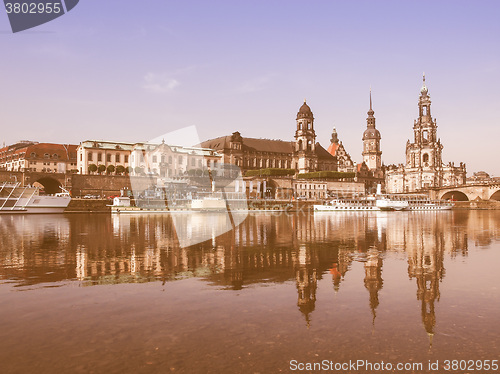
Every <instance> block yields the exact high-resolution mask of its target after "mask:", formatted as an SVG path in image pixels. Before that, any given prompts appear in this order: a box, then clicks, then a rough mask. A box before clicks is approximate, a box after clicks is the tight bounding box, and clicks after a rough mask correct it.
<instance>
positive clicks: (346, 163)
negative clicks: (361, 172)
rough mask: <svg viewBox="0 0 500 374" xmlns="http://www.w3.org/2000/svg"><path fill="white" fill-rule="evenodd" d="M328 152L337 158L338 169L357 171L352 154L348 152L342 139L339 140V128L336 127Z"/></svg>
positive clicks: (346, 171)
mask: <svg viewBox="0 0 500 374" xmlns="http://www.w3.org/2000/svg"><path fill="white" fill-rule="evenodd" d="M327 151H328V153H330V154H331V155H332V156H334V157H336V158H337V171H342V172H345V173H355V172H356V164H355V163H354V162H353V161H352V159H351V156H350V155H349V153H347V151H346V149H345V148H344V145H343V144H342V141H339V137H338V134H337V129H336V128H335V127H334V128H333V131H332V138H331V139H330V146H329V147H328V149H327Z"/></svg>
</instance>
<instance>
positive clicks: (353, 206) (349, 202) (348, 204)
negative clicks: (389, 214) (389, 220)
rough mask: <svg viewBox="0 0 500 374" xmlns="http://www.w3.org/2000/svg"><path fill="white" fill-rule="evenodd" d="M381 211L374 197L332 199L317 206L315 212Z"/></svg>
mask: <svg viewBox="0 0 500 374" xmlns="http://www.w3.org/2000/svg"><path fill="white" fill-rule="evenodd" d="M374 210H380V208H379V207H378V206H377V204H376V200H375V198H374V197H353V198H350V199H343V198H338V199H332V200H329V201H326V202H325V203H324V204H315V205H314V211H315V212H334V211H374Z"/></svg>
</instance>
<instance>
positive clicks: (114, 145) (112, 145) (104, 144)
mask: <svg viewBox="0 0 500 374" xmlns="http://www.w3.org/2000/svg"><path fill="white" fill-rule="evenodd" d="M134 144H136V143H127V142H112V141H108V140H85V141H84V142H81V143H80V147H83V148H99V149H112V150H123V151H131V150H132V148H133V147H134Z"/></svg>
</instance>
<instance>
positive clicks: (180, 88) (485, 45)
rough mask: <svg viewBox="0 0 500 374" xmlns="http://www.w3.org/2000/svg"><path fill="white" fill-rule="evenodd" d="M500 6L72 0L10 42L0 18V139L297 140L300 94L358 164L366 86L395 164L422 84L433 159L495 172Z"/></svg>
mask: <svg viewBox="0 0 500 374" xmlns="http://www.w3.org/2000/svg"><path fill="white" fill-rule="evenodd" d="M499 14H500V2H498V1H474V2H473V1H427V0H423V1H418V2H409V1H383V0H378V1H315V0H311V1H304V0H301V1H294V0H286V1H285V0H283V1H278V0H267V1H258V0H254V1H250V0H248V1H242V0H230V1H216V0H215V1H206V0H205V1H190V0H184V1H169V0H147V1H144V0H142V1H140V0H137V1H132V0H119V1H118V0H108V1H103V0H80V3H79V4H78V5H77V7H75V8H74V9H73V10H72V11H71V12H69V13H67V14H66V15H64V16H62V17H60V18H58V19H56V20H54V21H52V22H49V23H47V24H44V25H41V26H39V27H36V28H33V29H31V30H27V31H24V32H20V33H16V34H13V33H12V32H11V30H10V25H9V23H8V18H7V14H6V12H5V11H4V10H3V9H2V10H0V51H1V52H0V57H1V59H0V61H1V65H0V66H1V68H0V123H1V129H2V131H1V132H0V144H1V143H4V142H5V143H6V144H11V143H14V142H16V141H18V140H34V141H38V142H54V143H71V144H78V143H80V142H81V141H84V140H88V139H106V140H116V141H128V142H139V141H147V140H149V139H153V138H156V137H158V136H161V135H162V134H165V133H168V132H171V131H175V130H178V129H182V128H184V127H187V126H196V128H197V129H198V133H199V136H200V139H201V140H207V139H211V138H215V137H218V136H223V135H229V134H231V133H232V132H234V131H239V132H240V133H241V134H242V136H243V137H255V138H269V139H283V140H293V136H294V133H295V129H296V123H295V118H296V114H297V111H298V109H299V107H300V106H301V105H302V103H303V101H304V98H306V99H307V103H308V105H309V106H310V107H311V109H312V111H313V113H314V117H315V122H314V125H315V130H316V134H317V141H318V142H320V143H321V144H322V145H323V146H324V147H325V148H326V147H328V145H329V140H330V135H331V132H332V128H333V127H336V128H337V131H338V134H339V138H340V140H342V141H343V144H344V146H345V148H346V150H347V151H348V152H349V153H350V154H351V157H352V158H353V160H354V161H357V162H360V161H361V160H362V156H361V151H362V141H361V137H362V134H363V131H364V130H365V129H366V117H367V113H366V112H367V111H368V109H369V90H370V86H371V88H372V97H373V109H374V111H375V117H376V125H377V128H378V129H379V131H380V132H381V135H382V152H383V153H382V159H383V162H384V163H385V164H397V163H402V162H404V160H405V145H406V141H407V139H412V137H413V130H412V127H413V121H414V120H415V119H416V118H417V115H418V112H417V109H418V107H417V103H418V95H419V92H420V88H421V86H422V73H423V72H425V75H426V85H427V87H428V88H429V94H430V96H431V100H432V115H433V117H435V118H436V119H437V124H438V136H439V137H440V138H441V142H442V143H443V145H444V150H443V161H444V162H445V163H448V162H449V161H454V162H455V163H456V164H458V163H460V162H465V163H466V164H467V171H468V174H469V175H471V174H472V173H473V172H477V171H480V170H484V171H486V172H488V173H490V174H491V175H495V176H500V163H499V162H498V156H499V150H498V149H499V139H500V126H499V121H498V118H499V113H498V106H499V104H500V91H499V85H500V38H499V36H500V22H498V16H499Z"/></svg>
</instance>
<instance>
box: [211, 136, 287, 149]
mask: <svg viewBox="0 0 500 374" xmlns="http://www.w3.org/2000/svg"><path fill="white" fill-rule="evenodd" d="M230 143H231V135H228V136H221V137H218V138H215V139H210V140H207V141H204V142H202V143H201V146H202V147H203V148H211V149H215V150H216V151H222V150H224V149H225V148H229V145H230ZM294 144H295V142H290V141H285V140H274V139H257V138H244V137H242V150H243V151H245V152H267V153H292V152H293V148H294Z"/></svg>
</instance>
